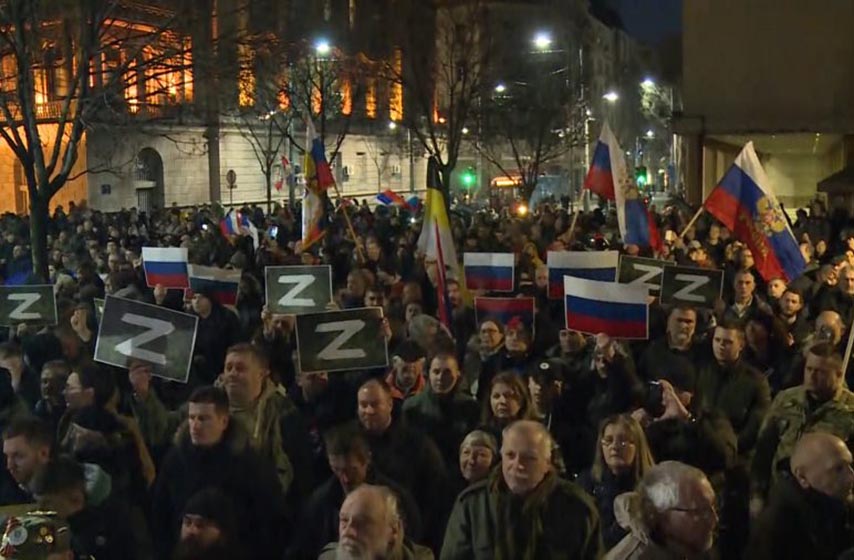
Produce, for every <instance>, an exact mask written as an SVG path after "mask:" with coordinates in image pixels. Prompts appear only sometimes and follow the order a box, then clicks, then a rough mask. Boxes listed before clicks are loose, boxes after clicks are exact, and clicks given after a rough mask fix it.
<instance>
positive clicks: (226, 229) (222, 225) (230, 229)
mask: <svg viewBox="0 0 854 560" xmlns="http://www.w3.org/2000/svg"><path fill="white" fill-rule="evenodd" d="M237 215H238V212H235V211H234V209H233V208H232V209H231V210H229V211H228V214H226V215H225V216H224V217H223V219H222V220H220V221H219V229H220V231H221V232H222V234H223V235H224V236H226V237H231V236H232V235H240V222H239V221H238V217H237Z"/></svg>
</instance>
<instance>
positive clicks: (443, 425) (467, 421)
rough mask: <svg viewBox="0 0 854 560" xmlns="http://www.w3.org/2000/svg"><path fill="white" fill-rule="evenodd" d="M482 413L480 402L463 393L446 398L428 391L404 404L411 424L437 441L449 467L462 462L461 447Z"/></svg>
mask: <svg viewBox="0 0 854 560" xmlns="http://www.w3.org/2000/svg"><path fill="white" fill-rule="evenodd" d="M479 412H480V411H479V407H478V404H477V401H475V400H474V398H472V397H471V396H469V395H468V394H465V393H462V392H460V391H455V392H454V393H452V394H450V395H448V396H446V397H442V396H439V395H437V394H436V393H434V392H433V390H432V389H430V388H427V389H425V390H423V391H421V392H420V393H418V394H417V395H415V396H414V397H411V398H409V399H406V400H405V401H404V402H403V416H404V418H405V419H406V422H407V424H408V425H409V426H411V427H413V428H415V429H417V430H420V431H422V432H424V433H425V434H428V435H429V436H430V437H432V438H433V440H434V441H435V442H436V445H437V446H438V447H439V451H441V453H442V456H443V457H444V459H445V464H446V465H455V464H456V463H457V462H458V461H459V456H460V455H459V454H460V444H461V443H462V442H463V439H464V438H465V437H466V435H467V434H468V433H469V432H470V431H472V430H473V429H474V427H475V426H476V425H477V421H478V414H479Z"/></svg>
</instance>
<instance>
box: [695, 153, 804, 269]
mask: <svg viewBox="0 0 854 560" xmlns="http://www.w3.org/2000/svg"><path fill="white" fill-rule="evenodd" d="M703 206H704V207H705V209H706V210H707V211H708V212H709V213H710V214H711V215H713V216H714V217H715V218H717V219H718V220H720V221H721V223H723V224H724V225H725V226H726V227H727V228H729V230H730V231H732V233H733V235H734V236H735V237H736V238H737V239H739V240H740V241H742V242H744V243H745V244H746V245H747V246H748V247H749V248H750V250H751V252H752V253H753V260H754V263H755V264H754V266H755V267H756V270H758V271H759V274H761V275H762V277H763V278H764V279H765V280H766V281H767V280H771V279H773V278H785V279H786V280H787V281H789V282H790V281H792V280H794V279H795V278H797V277H799V276H800V275H801V274H802V273H803V271H804V268H805V267H806V262H805V261H804V257H803V255H801V251H800V248H799V246H798V242H797V240H796V239H795V236H794V235H793V234H792V230H791V229H790V228H789V223H788V221H787V220H786V216H785V215H784V214H783V210H782V208H781V207H780V203H779V202H778V201H777V197H776V196H775V195H774V191H773V190H772V188H771V183H770V181H769V180H768V176H767V175H766V174H765V170H764V169H763V168H762V164H761V163H760V162H759V158H758V157H757V155H756V152H755V151H754V149H753V143H752V142H748V143H747V145H746V146H745V147H744V149H743V150H742V151H741V153H740V154H739V155H738V157H737V158H736V159H735V162H734V163H733V164H732V167H730V168H729V170H728V171H727V172H726V174H725V175H724V176H723V178H722V179H721V181H720V183H718V186H717V187H715V188H714V190H713V191H712V192H711V194H709V197H708V198H707V199H706V202H704V203H703Z"/></svg>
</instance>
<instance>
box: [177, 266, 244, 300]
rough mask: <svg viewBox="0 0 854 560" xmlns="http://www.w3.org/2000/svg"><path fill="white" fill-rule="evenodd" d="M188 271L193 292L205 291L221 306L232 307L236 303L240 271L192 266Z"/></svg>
mask: <svg viewBox="0 0 854 560" xmlns="http://www.w3.org/2000/svg"><path fill="white" fill-rule="evenodd" d="M188 271H189V274H190V289H191V290H192V291H193V292H195V293H197V292H202V291H207V293H211V294H212V295H213V297H214V298H215V299H216V300H217V301H218V302H220V303H221V304H222V305H234V304H235V303H236V302H237V288H238V286H239V285H240V276H241V271H239V270H227V269H224V268H217V267H213V266H199V265H193V264H191V265H190V266H189V268H188Z"/></svg>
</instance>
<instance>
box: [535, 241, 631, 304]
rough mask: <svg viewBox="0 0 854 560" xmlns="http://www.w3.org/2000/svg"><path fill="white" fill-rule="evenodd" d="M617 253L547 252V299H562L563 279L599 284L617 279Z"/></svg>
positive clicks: (618, 257)
mask: <svg viewBox="0 0 854 560" xmlns="http://www.w3.org/2000/svg"><path fill="white" fill-rule="evenodd" d="M619 260H620V253H619V252H617V251H593V252H588V251H549V252H548V254H547V255H546V266H547V267H548V269H549V298H550V299H560V298H562V297H563V277H564V276H573V277H575V278H586V279H588V280H598V281H600V282H614V281H616V279H617V263H618V262H619Z"/></svg>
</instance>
